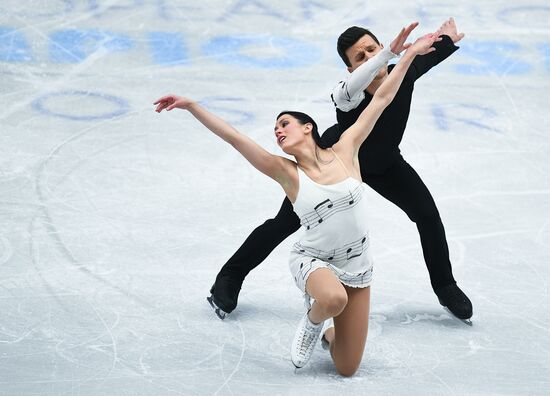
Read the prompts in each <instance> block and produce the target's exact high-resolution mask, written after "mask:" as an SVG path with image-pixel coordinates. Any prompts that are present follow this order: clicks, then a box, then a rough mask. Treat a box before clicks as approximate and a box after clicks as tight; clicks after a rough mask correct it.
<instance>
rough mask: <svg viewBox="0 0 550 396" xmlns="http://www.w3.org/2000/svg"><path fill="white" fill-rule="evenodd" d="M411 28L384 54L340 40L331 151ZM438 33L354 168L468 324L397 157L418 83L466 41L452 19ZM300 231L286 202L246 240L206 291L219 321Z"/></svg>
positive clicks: (365, 38)
mask: <svg viewBox="0 0 550 396" xmlns="http://www.w3.org/2000/svg"><path fill="white" fill-rule="evenodd" d="M414 26H416V24H413V25H411V26H409V27H408V28H407V29H403V30H402V31H401V33H400V34H399V35H398V37H397V38H396V39H395V40H394V41H393V42H392V43H391V45H390V48H389V49H384V47H383V46H382V45H381V44H380V42H379V41H378V39H377V38H376V36H374V34H372V33H371V32H370V31H368V30H367V29H363V28H359V27H356V26H353V27H350V28H348V29H347V30H346V31H345V32H343V33H342V34H341V35H340V37H339V38H338V44H337V50H338V54H339V55H340V57H341V58H342V60H343V61H344V63H346V66H347V69H348V71H349V72H350V73H351V74H350V75H349V77H348V79H347V80H346V81H342V82H340V83H339V84H338V85H337V87H336V88H335V89H334V91H333V94H332V100H333V102H334V104H335V106H336V116H337V120H338V124H337V125H334V126H333V127H331V128H329V129H328V130H327V131H325V133H324V134H323V136H322V140H323V143H324V144H325V146H326V147H330V146H332V145H333V144H334V143H336V142H337V141H338V139H339V138H340V136H341V134H342V132H343V131H345V130H346V129H347V128H348V127H349V126H351V125H352V124H353V123H354V122H355V120H356V119H357V117H358V116H359V114H361V112H362V110H363V109H364V108H365V107H366V106H367V105H368V104H369V103H370V101H371V100H372V97H373V95H374V93H375V92H376V90H377V89H378V88H379V87H380V85H381V84H382V82H383V81H384V80H385V79H386V78H387V76H388V73H390V72H391V70H392V68H393V66H389V67H388V66H387V65H386V62H387V61H388V60H389V59H390V58H392V57H393V56H395V55H394V54H393V53H392V52H391V51H390V49H391V48H392V47H394V48H393V49H394V52H395V53H399V52H400V50H401V49H402V48H403V43H404V42H405V40H406V38H407V36H408V34H409V33H410V31H411V30H412V29H413V28H414ZM438 32H439V35H440V37H441V38H442V40H441V41H439V42H436V43H435V44H434V47H435V48H436V50H435V51H434V52H431V53H429V54H426V55H423V56H417V57H416V58H415V59H414V61H413V63H412V65H411V67H410V68H409V70H408V72H407V74H406V76H405V79H404V81H403V83H402V84H401V87H400V88H399V91H398V92H397V95H396V96H395V98H394V100H393V101H392V103H391V104H390V105H389V106H388V107H387V108H386V110H385V111H384V112H383V113H382V115H381V117H380V119H379V120H378V122H377V123H376V125H375V126H374V129H373V131H372V132H371V134H370V135H369V137H368V138H367V140H366V141H365V144H363V145H362V147H361V149H360V152H359V161H360V168H361V176H362V179H363V181H364V182H365V183H366V184H368V185H369V186H370V187H371V188H373V189H374V190H375V191H376V192H378V193H379V194H380V195H382V196H383V197H384V198H386V199H388V200H389V201H391V202H393V203H394V204H395V205H397V206H398V207H399V208H401V209H402V210H403V211H404V212H405V213H406V214H407V216H408V217H409V218H410V219H411V220H412V221H413V222H414V223H415V224H416V226H417V229H418V233H419V236H420V241H421V245H422V250H423V254H424V260H425V262H426V266H427V268H428V272H429V275H430V281H431V285H432V288H433V290H434V292H435V294H436V295H437V297H438V299H439V302H440V304H441V305H443V306H444V307H446V308H447V309H448V310H449V311H450V312H451V313H452V314H453V315H455V316H456V317H457V318H459V319H462V320H469V318H471V316H472V304H471V302H470V300H469V299H468V297H467V296H466V295H465V294H464V293H463V292H462V290H460V288H459V287H458V286H457V284H456V281H455V279H454V277H453V274H452V268H451V262H450V260H449V250H448V246H447V240H446V237H445V230H444V227H443V224H442V222H441V218H440V216H439V212H438V210H437V207H436V205H435V202H434V200H433V198H432V196H431V194H430V192H429V190H428V188H427V187H426V186H425V185H424V183H423V182H422V180H421V179H420V177H419V176H418V174H417V173H416V172H415V170H414V169H413V168H412V167H411V166H410V165H409V164H408V163H407V162H406V161H405V159H404V158H403V156H402V155H401V153H400V150H399V143H400V142H401V139H402V137H403V133H404V132H405V127H406V123H407V120H408V117H409V113H410V105H411V100H412V92H413V89H414V83H415V81H416V80H417V79H418V78H420V77H421V76H422V75H423V74H424V73H426V72H427V71H428V70H430V69H431V68H432V67H434V66H436V65H437V64H439V63H440V62H441V61H443V60H444V59H446V58H447V57H449V56H450V55H451V54H452V53H453V52H455V51H456V50H457V49H458V47H457V46H455V43H457V42H458V41H460V40H461V39H462V38H463V37H464V34H462V33H460V34H459V33H458V32H457V28H456V25H455V22H454V20H453V19H452V18H450V19H449V20H447V21H445V22H444V23H443V25H442V26H441V27H440V29H439V31H438ZM299 227H300V220H299V218H298V216H297V215H296V214H295V213H294V211H293V209H292V205H291V203H290V201H289V200H288V198H286V199H285V200H284V201H283V204H282V206H281V208H280V210H279V213H277V215H276V216H275V218H273V219H269V220H267V221H266V222H265V223H263V224H262V225H260V226H259V227H257V228H256V229H255V230H254V231H253V232H252V233H251V234H250V236H249V237H248V238H247V239H246V240H245V242H244V243H243V245H242V246H241V247H240V248H239V249H238V250H237V252H236V253H235V254H234V255H233V256H232V257H231V258H230V259H229V261H228V262H227V263H226V264H225V265H224V266H223V267H222V269H221V271H220V272H219V274H218V275H217V277H216V281H215V283H214V285H213V286H212V288H211V290H210V292H211V296H210V297H208V301H209V302H210V304H211V305H212V307H213V308H214V310H215V312H216V314H217V315H218V317H220V319H224V318H225V315H226V314H227V313H230V312H231V311H233V310H234V309H235V308H236V306H237V299H238V295H239V292H240V289H241V286H242V283H243V281H244V278H245V277H246V276H247V275H248V273H249V272H250V271H251V270H252V269H254V268H255V267H257V266H258V265H259V264H260V263H261V262H262V261H263V260H265V258H266V257H267V256H268V255H269V253H271V252H272V251H273V249H275V247H277V246H278V245H279V244H280V243H281V242H282V241H283V240H284V239H286V238H287V237H288V236H289V235H291V234H293V233H294V232H296V231H297V230H298V228H299Z"/></svg>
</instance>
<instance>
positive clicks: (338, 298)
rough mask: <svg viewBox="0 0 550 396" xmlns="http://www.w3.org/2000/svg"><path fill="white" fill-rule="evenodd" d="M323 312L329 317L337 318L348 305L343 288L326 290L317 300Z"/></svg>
mask: <svg viewBox="0 0 550 396" xmlns="http://www.w3.org/2000/svg"><path fill="white" fill-rule="evenodd" d="M317 302H318V303H319V304H320V305H321V307H322V308H323V310H324V311H325V312H326V313H327V314H329V315H330V316H332V317H334V316H338V315H340V313H341V312H342V311H343V310H344V308H345V307H346V305H347V303H348V294H347V293H346V289H344V288H343V287H341V288H339V289H336V290H327V291H326V292H325V293H323V295H322V296H320V297H319V298H318V299H317Z"/></svg>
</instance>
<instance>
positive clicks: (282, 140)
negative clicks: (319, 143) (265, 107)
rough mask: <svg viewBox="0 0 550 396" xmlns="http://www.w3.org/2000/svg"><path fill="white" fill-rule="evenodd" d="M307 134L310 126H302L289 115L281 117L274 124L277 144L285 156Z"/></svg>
mask: <svg viewBox="0 0 550 396" xmlns="http://www.w3.org/2000/svg"><path fill="white" fill-rule="evenodd" d="M309 132H311V124H309V123H308V124H305V125H302V124H300V121H298V119H296V118H294V117H293V116H291V115H290V114H283V115H281V116H280V117H279V118H278V119H277V122H276V123H275V137H276V139H277V144H278V145H279V147H281V148H282V149H283V151H284V152H285V153H287V154H291V153H292V151H293V150H292V148H293V147H296V145H298V144H300V143H301V142H302V141H303V140H304V139H305V137H306V135H307V134H308V133H309Z"/></svg>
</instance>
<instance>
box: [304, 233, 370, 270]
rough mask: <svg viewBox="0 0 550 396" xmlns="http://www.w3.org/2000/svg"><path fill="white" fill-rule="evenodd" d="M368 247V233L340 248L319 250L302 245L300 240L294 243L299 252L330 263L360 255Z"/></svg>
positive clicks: (341, 261)
mask: <svg viewBox="0 0 550 396" xmlns="http://www.w3.org/2000/svg"><path fill="white" fill-rule="evenodd" d="M368 247H369V235H368V234H367V235H365V236H363V237H361V238H359V239H357V240H356V241H353V242H350V243H348V244H346V245H344V246H342V247H341V248H338V249H331V250H327V251H324V250H320V249H316V248H313V247H309V246H305V245H302V244H301V243H300V242H296V243H295V244H294V249H295V250H296V251H298V252H300V254H303V255H307V256H310V257H315V258H318V259H319V260H323V261H326V262H328V263H330V264H336V263H345V262H347V261H349V260H351V259H353V258H355V257H359V256H361V255H362V254H363V253H364V252H365V251H366V250H367V249H368Z"/></svg>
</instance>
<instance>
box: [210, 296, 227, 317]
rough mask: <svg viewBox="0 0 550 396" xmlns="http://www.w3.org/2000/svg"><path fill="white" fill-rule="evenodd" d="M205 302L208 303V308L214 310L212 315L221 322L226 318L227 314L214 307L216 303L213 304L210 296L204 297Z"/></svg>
mask: <svg viewBox="0 0 550 396" xmlns="http://www.w3.org/2000/svg"><path fill="white" fill-rule="evenodd" d="M206 300H207V301H208V303H209V304H210V306H211V307H212V309H213V310H214V313H215V314H216V316H217V317H218V318H220V319H221V320H224V319H225V317H226V316H227V312H225V311H224V310H223V309H221V308H220V307H218V306H217V305H216V303H215V302H214V299H213V298H212V296H209V297H206Z"/></svg>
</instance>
